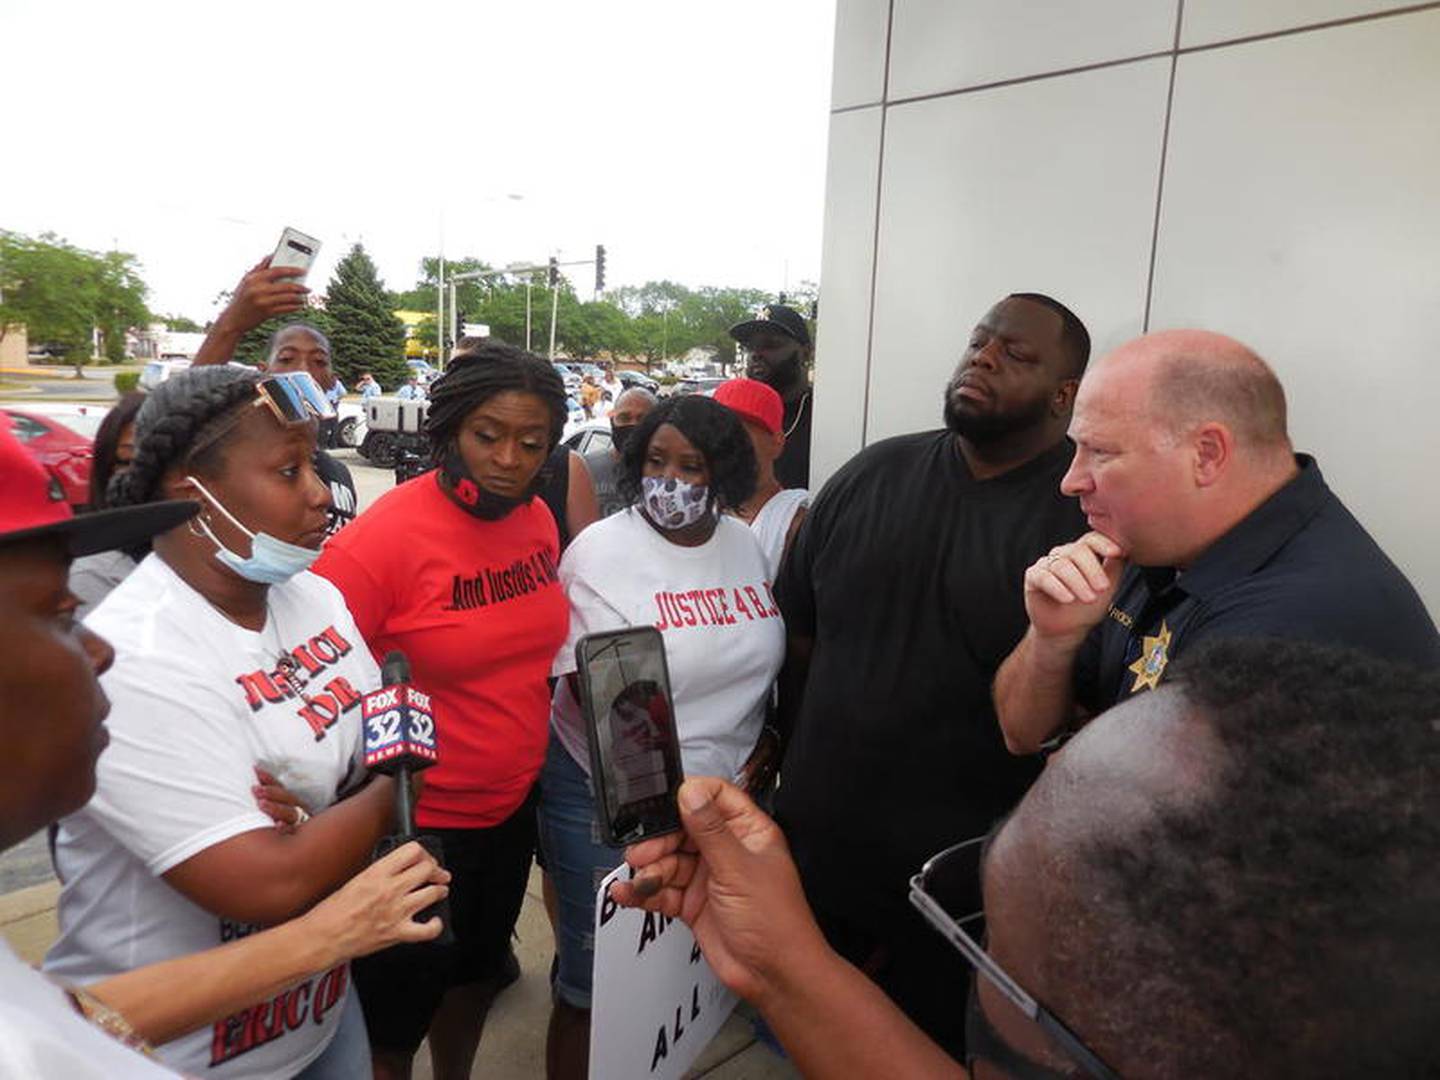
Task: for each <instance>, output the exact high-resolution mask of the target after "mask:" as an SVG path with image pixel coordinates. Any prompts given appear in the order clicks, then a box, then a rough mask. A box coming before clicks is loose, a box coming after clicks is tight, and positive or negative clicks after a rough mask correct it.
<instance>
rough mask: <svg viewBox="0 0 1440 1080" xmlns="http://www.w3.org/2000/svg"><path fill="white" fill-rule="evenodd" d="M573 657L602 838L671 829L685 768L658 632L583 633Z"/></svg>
mask: <svg viewBox="0 0 1440 1080" xmlns="http://www.w3.org/2000/svg"><path fill="white" fill-rule="evenodd" d="M575 660H576V666H577V668H578V676H577V678H578V681H579V684H580V705H581V708H582V710H583V711H584V714H585V727H586V732H587V734H588V735H589V739H590V776H591V781H592V783H593V784H594V786H595V801H596V805H597V808H598V809H599V812H600V827H601V831H602V833H603V835H604V839H605V842H606V843H607V844H610V845H611V846H612V847H623V846H624V845H626V844H633V843H635V842H637V841H639V840H644V839H647V838H648V837H652V836H660V835H662V834H664V833H669V832H674V831H676V830H677V829H679V828H680V811H679V807H678V805H677V803H676V801H675V795H676V792H677V791H678V790H679V789H680V782H681V781H682V780H683V779H684V773H683V771H682V769H681V765H680V740H679V736H678V735H677V734H676V731H675V705H674V699H673V698H672V697H671V694H670V675H669V670H668V668H667V666H666V663H665V643H664V640H663V639H662V638H661V636H660V632H659V631H658V630H656V629H655V628H654V627H650V626H644V627H635V628H631V629H626V630H612V631H608V632H606V633H602V634H589V635H587V636H586V637H583V638H581V639H580V641H579V642H578V643H577V644H576V646H575Z"/></svg>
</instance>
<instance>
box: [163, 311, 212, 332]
mask: <svg viewBox="0 0 1440 1080" xmlns="http://www.w3.org/2000/svg"><path fill="white" fill-rule="evenodd" d="M160 321H161V322H162V323H164V324H165V329H166V330H174V331H176V332H177V333H182V334H199V333H203V332H204V330H205V327H203V326H201V325H200V324H199V323H198V322H196V321H195V320H194V319H191V318H187V317H186V316H184V315H161V316H160Z"/></svg>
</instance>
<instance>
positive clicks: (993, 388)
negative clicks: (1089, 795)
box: [775, 294, 1090, 1055]
mask: <svg viewBox="0 0 1440 1080" xmlns="http://www.w3.org/2000/svg"><path fill="white" fill-rule="evenodd" d="M1089 352H1090V342H1089V335H1088V334H1087V333H1086V332H1085V328H1084V326H1083V325H1082V324H1081V323H1080V321H1079V320H1078V319H1077V318H1076V317H1075V316H1074V314H1073V313H1071V312H1070V310H1069V309H1068V308H1066V307H1065V306H1064V305H1062V304H1060V303H1058V302H1056V301H1055V300H1052V299H1050V298H1049V297H1045V296H1039V295H1035V294H1017V295H1013V296H1008V297H1006V298H1005V299H1003V300H1001V301H1000V302H999V303H998V304H996V305H995V306H994V307H993V308H991V309H990V311H989V312H987V313H986V315H985V316H984V318H982V319H981V320H980V322H979V324H978V325H977V326H976V327H975V329H974V330H973V331H971V334H970V337H969V339H968V345H967V346H966V347H965V350H964V353H963V355H962V357H961V360H960V363H959V366H958V367H957V368H956V370H955V374H954V376H952V378H951V379H950V382H949V385H948V386H947V387H946V389H945V398H944V411H943V415H944V419H945V426H944V428H942V429H940V430H938V431H928V432H922V433H919V434H914V435H902V436H898V437H896V438H893V439H886V440H884V441H882V442H879V443H876V444H875V445H873V446H870V447H868V448H866V449H865V450H863V451H861V453H860V454H858V455H857V456H856V457H855V458H854V459H852V460H851V461H850V462H849V463H847V464H846V465H845V466H844V467H843V468H842V469H841V470H840V471H839V472H838V473H837V474H836V475H835V476H834V477H833V478H832V479H831V480H830V481H829V483H827V484H826V485H825V488H824V490H823V491H821V492H820V493H819V495H818V496H817V497H816V498H815V500H814V503H813V504H812V505H811V507H810V510H809V513H808V514H807V516H806V518H805V523H804V525H802V526H801V528H800V532H799V535H798V536H797V537H796V538H795V544H794V546H793V548H792V549H791V552H790V556H789V558H788V559H787V560H786V562H785V564H784V565H783V566H782V567H781V570H780V574H779V578H778V580H777V581H776V588H775V591H776V595H777V596H778V598H779V601H780V608H781V611H782V612H783V614H784V616H785V628H786V633H787V637H788V642H787V658H786V669H785V671H784V672H782V675H781V680H780V716H779V725H778V726H779V727H780V728H781V731H782V735H788V745H787V746H786V749H785V753H784V758H783V761H782V764H781V778H782V780H781V784H780V788H779V791H778V792H777V796H776V801H775V810H776V817H777V818H778V820H779V821H780V824H781V826H782V827H783V828H784V830H785V833H786V836H787V837H788V838H789V840H790V843H791V845H792V848H793V851H794V854H795V858H796V862H797V864H798V866H799V868H800V873H801V878H802V880H803V882H804V885H805V891H806V895H807V896H808V898H809V899H810V902H811V904H812V905H813V906H814V908H815V909H816V912H817V914H818V915H819V917H820V924H821V926H822V927H823V928H824V930H825V931H826V934H827V936H828V937H829V939H830V941H831V943H832V944H833V945H834V946H835V947H836V948H837V949H838V950H839V951H840V952H841V953H842V954H843V955H845V956H846V957H847V959H849V960H850V961H852V962H853V963H854V964H855V965H856V966H857V967H859V968H860V969H861V970H862V971H865V972H866V973H867V974H869V975H870V976H871V978H873V979H874V980H875V981H876V982H877V983H878V984H879V986H880V987H881V989H883V990H884V991H885V992H886V993H887V994H889V995H890V997H891V998H893V999H894V1000H895V1002H896V1003H897V1004H898V1005H899V1006H900V1007H901V1008H902V1009H903V1010H905V1012H906V1013H908V1014H909V1016H910V1018H911V1019H912V1020H914V1021H915V1022H916V1023H917V1024H918V1025H919V1026H920V1027H921V1028H923V1029H924V1030H925V1031H926V1032H928V1033H929V1034H930V1035H931V1037H932V1038H934V1039H936V1041H938V1042H940V1043H941V1045H943V1046H945V1047H946V1048H947V1049H948V1050H949V1051H950V1052H951V1053H952V1054H955V1055H959V1054H961V1053H962V1051H963V1048H964V1023H963V1014H964V1010H963V1009H960V1008H957V1007H956V1006H955V989H954V988H955V987H956V986H963V985H965V984H964V979H965V977H966V971H965V968H964V964H963V963H962V962H961V961H960V960H959V959H958V957H956V956H954V955H947V952H946V950H944V949H941V948H937V947H936V945H935V939H934V934H933V932H932V931H931V930H930V929H929V928H928V927H927V926H926V925H925V923H924V921H923V920H922V919H921V918H920V916H919V915H918V914H917V913H916V912H915V911H914V910H913V909H912V908H911V907H910V905H909V903H908V902H907V899H906V891H905V883H906V881H907V880H908V879H909V876H910V874H912V873H913V872H914V868H915V867H916V866H919V865H920V864H921V863H923V862H924V861H925V860H926V859H927V858H928V857H929V856H930V855H931V854H932V853H933V852H935V851H937V850H939V849H940V848H943V847H945V846H947V845H948V844H951V843H953V842H954V841H955V839H956V838H957V837H969V836H977V835H980V834H983V833H984V832H985V831H986V830H987V829H988V828H989V827H990V825H991V824H992V823H993V822H994V821H995V819H996V818H998V817H1000V816H1002V815H1004V814H1005V813H1007V812H1008V811H1009V810H1010V809H1011V808H1012V807H1013V806H1014V805H1015V804H1016V803H1017V802H1018V801H1019V799H1020V797H1021V795H1023V794H1024V792H1025V790H1026V788H1027V787H1028V786H1029V784H1030V783H1031V781H1032V780H1033V779H1034V778H1035V776H1036V775H1037V774H1038V772H1039V765H1038V763H1037V762H1035V761H1034V760H1033V759H1032V760H1030V761H1028V762H1027V761H1026V760H1025V759H1017V758H1015V757H1013V756H1012V755H1010V754H1009V753H1008V752H1007V751H1006V749H1005V744H1004V741H1003V739H1002V737H1001V734H1000V730H999V724H998V723H997V721H996V719H995V711H994V708H993V706H992V704H991V701H990V684H991V681H992V679H993V678H994V675H995V669H996V668H997V667H998V666H999V664H1000V661H1001V660H1003V659H1004V658H1005V656H1006V654H1007V653H1009V651H1010V649H1011V648H1013V646H1014V643H1015V642H1017V641H1019V640H1020V637H1021V635H1022V634H1023V633H1024V632H1025V625H1026V620H1025V606H1024V601H1023V599H1022V580H1023V577H1024V573H1025V568H1026V567H1027V566H1029V565H1030V563H1031V562H1033V561H1034V560H1035V558H1038V557H1039V556H1040V555H1041V554H1043V553H1044V552H1046V551H1049V550H1050V548H1051V547H1052V546H1054V544H1055V543H1056V542H1057V541H1059V540H1061V539H1063V538H1065V537H1067V536H1069V535H1071V534H1073V533H1075V532H1077V531H1079V529H1080V528H1081V525H1080V523H1081V522H1082V521H1083V520H1084V515H1083V514H1082V513H1081V512H1080V508H1079V506H1078V505H1077V503H1076V502H1075V500H1074V499H1070V498H1067V497H1065V496H1063V495H1062V494H1061V492H1060V478H1061V476H1063V475H1064V473H1065V470H1066V468H1067V467H1068V466H1069V463H1070V460H1071V457H1072V456H1073V454H1074V446H1073V445H1072V444H1071V443H1070V442H1069V440H1068V439H1066V437H1065V431H1066V427H1067V426H1068V424H1069V421H1070V409H1071V403H1072V402H1073V401H1074V398H1075V392H1076V389H1077V387H1078V385H1079V379H1080V374H1081V372H1082V371H1083V370H1084V367H1085V362H1086V360H1087V359H1088V357H1089ZM857 852H864V853H865V854H864V856H863V857H860V856H857Z"/></svg>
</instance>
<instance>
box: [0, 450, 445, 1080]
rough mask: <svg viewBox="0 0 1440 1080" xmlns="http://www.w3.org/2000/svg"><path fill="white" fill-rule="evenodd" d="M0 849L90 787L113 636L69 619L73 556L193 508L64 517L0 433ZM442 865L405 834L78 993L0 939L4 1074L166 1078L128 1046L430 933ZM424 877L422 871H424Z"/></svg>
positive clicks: (134, 539)
mask: <svg viewBox="0 0 1440 1080" xmlns="http://www.w3.org/2000/svg"><path fill="white" fill-rule="evenodd" d="M0 477H3V479H4V483H3V485H0V493H3V496H0V655H4V656H5V658H6V661H7V662H6V664H5V665H4V667H3V668H0V740H3V742H4V745H5V746H6V747H7V749H8V751H9V753H8V754H7V755H6V758H5V761H6V764H5V766H4V769H3V772H0V850H4V849H6V848H8V847H10V846H11V845H13V844H16V843H19V842H20V841H21V840H23V839H25V838H26V837H27V836H30V835H32V834H33V833H35V831H36V830H38V829H43V828H44V827H45V826H46V825H47V824H49V823H50V822H52V821H54V820H55V819H56V818H57V817H59V816H60V815H63V814H68V813H72V812H74V811H76V810H78V809H80V808H81V807H82V806H84V804H85V802H86V800H87V799H89V798H90V796H91V794H92V793H93V792H94V790H95V764H96V757H97V755H100V754H101V753H102V752H103V751H104V749H105V744H106V741H107V740H106V730H105V726H104V723H103V722H104V719H105V714H106V712H107V711H108V709H109V703H108V702H107V701H106V700H105V695H104V694H103V693H102V692H101V689H100V685H99V682H98V681H97V676H98V675H101V674H103V673H104V672H105V671H106V669H107V668H109V667H110V665H111V663H112V662H113V661H114V658H115V654H114V651H113V650H112V649H111V647H110V645H109V643H108V642H106V641H105V640H104V639H102V638H101V637H99V636H98V635H96V634H95V633H93V632H92V631H91V630H89V629H88V628H87V627H85V626H83V625H81V624H80V623H79V622H77V621H76V620H75V611H76V609H77V607H78V606H79V598H78V597H77V596H76V595H75V594H74V593H73V592H72V591H71V590H70V589H68V588H67V587H66V576H67V574H68V573H69V571H70V568H71V564H72V562H73V560H75V559H77V558H83V557H85V556H88V555H93V554H98V553H101V552H105V551H112V550H115V549H118V548H128V547H131V546H133V545H134V544H136V543H143V542H145V541H147V540H148V539H149V538H150V537H151V536H153V535H155V534H156V533H158V532H161V531H164V530H167V529H170V528H172V527H174V526H176V525H178V524H180V523H182V522H184V521H185V520H187V519H188V518H190V517H191V516H193V515H194V513H195V511H196V510H197V509H198V507H196V506H195V505H194V504H193V503H188V502H162V503H156V504H151V505H147V506H143V507H131V508H129V509H126V510H117V511H107V512H104V513H96V514H87V515H85V516H83V517H78V518H77V517H74V516H72V515H71V513H70V509H69V507H68V506H66V504H65V503H64V501H63V500H56V499H55V498H53V497H52V494H51V482H50V478H49V477H48V476H47V474H46V473H45V471H44V470H43V469H42V468H41V467H40V465H39V464H38V463H37V462H36V461H34V460H33V459H31V458H30V457H29V455H28V454H27V453H26V451H25V449H24V448H23V447H22V446H21V445H20V443H19V441H18V440H17V439H15V437H14V436H13V435H11V434H10V433H9V432H8V431H3V430H0ZM446 877H447V875H446V874H445V873H444V872H443V871H441V870H439V869H438V867H436V865H435V863H434V861H433V860H431V859H430V858H429V856H428V855H426V854H425V853H424V852H423V851H422V850H421V849H420V848H419V847H418V845H415V844H407V845H406V846H405V847H403V848H401V849H400V850H398V851H396V852H393V853H392V854H391V855H390V856H388V857H387V858H386V859H384V860H381V862H379V863H377V864H376V865H375V866H373V867H371V868H370V869H369V870H367V871H365V872H364V873H362V874H360V875H359V876H358V877H357V878H355V879H354V880H353V881H351V882H350V883H349V884H348V885H346V886H345V887H344V888H343V889H341V890H340V891H339V892H337V893H336V894H335V895H333V896H331V897H330V898H328V899H326V900H324V901H323V902H321V903H320V904H318V905H316V906H315V907H314V908H312V909H311V910H310V911H309V912H308V913H306V914H305V915H304V916H301V917H300V918H298V919H294V920H292V921H290V922H288V923H286V924H285V925H284V926H280V927H276V928H275V929H273V930H266V931H262V932H260V933H257V934H253V935H250V936H248V937H246V938H244V939H243V940H239V941H233V942H231V943H229V944H228V945H225V946H223V947H220V948H216V949H210V950H207V951H205V952H203V953H195V954H192V955H190V956H185V957H181V958H177V959H174V960H170V961H167V962H164V963H160V964H154V965H150V966H148V967H144V968H139V969H137V970H133V971H127V972H125V973H123V974H120V975H117V976H115V977H113V978H108V979H103V980H101V981H99V982H95V983H91V984H90V985H89V986H87V987H86V989H85V990H84V991H79V990H76V989H75V988H73V987H66V986H64V985H63V984H61V983H59V982H56V981H53V980H51V979H47V978H46V977H45V976H43V975H41V974H39V973H38V972H36V971H34V970H32V969H31V968H29V967H27V966H26V965H25V964H24V963H22V962H21V961H20V960H19V959H18V958H17V957H16V956H15V955H14V954H13V953H12V952H11V951H10V949H9V947H8V946H7V945H5V944H4V943H3V942H0V1077H6V1078H10V1077H14V1078H20V1077H26V1078H29V1077H64V1078H66V1080H100V1078H104V1080H116V1078H124V1080H132V1078H133V1080H141V1078H151V1077H161V1076H173V1075H175V1074H174V1073H173V1072H172V1071H171V1070H170V1069H168V1068H165V1067H164V1066H162V1065H161V1064H159V1063H158V1062H156V1061H154V1060H153V1059H151V1058H148V1057H145V1056H142V1055H141V1054H140V1053H137V1052H136V1049H134V1047H135V1046H137V1045H138V1044H140V1043H142V1042H144V1041H148V1042H151V1043H156V1042H161V1041H164V1040H167V1039H170V1038H172V1037H174V1036H175V1035H177V1034H180V1033H182V1032H185V1031H189V1030H191V1029H193V1028H196V1027H198V1026H201V1025H204V1024H209V1023H213V1022H214V1021H216V1020H218V1019H222V1018H224V1017H227V1016H231V1015H234V1014H236V1013H238V1012H240V1011H241V1010H244V1009H246V1008H247V1007H248V1006H250V1005H251V1004H252V1003H253V1002H255V1001H257V1000H261V999H270V998H272V996H273V995H276V994H277V993H279V992H283V991H284V989H285V988H286V987H288V986H290V985H291V984H293V983H295V982H296V981H297V980H301V979H304V978H305V977H307V976H309V975H311V974H314V973H315V972H318V971H324V970H326V969H329V968H333V967H334V966H335V965H337V964H340V963H342V962H343V961H344V960H345V959H346V958H348V957H352V956H356V955H359V954H361V953H365V952H369V951H371V950H373V949H378V948H383V947H384V946H386V945H389V944H393V943H395V942H397V941H401V940H405V941H418V940H424V939H427V938H430V937H433V936H434V935H435V933H437V932H438V929H439V928H438V926H436V925H434V924H433V922H432V923H428V924H420V923H416V922H414V921H413V920H412V916H413V915H414V914H415V912H416V911H418V910H420V909H421V908H422V907H423V906H425V905H427V904H429V903H433V902H434V901H435V900H437V899H439V898H440V897H441V896H443V895H444V893H445V888H444V886H443V884H442V883H443V881H444V880H445V879H446ZM427 882H431V883H432V884H426V883H427Z"/></svg>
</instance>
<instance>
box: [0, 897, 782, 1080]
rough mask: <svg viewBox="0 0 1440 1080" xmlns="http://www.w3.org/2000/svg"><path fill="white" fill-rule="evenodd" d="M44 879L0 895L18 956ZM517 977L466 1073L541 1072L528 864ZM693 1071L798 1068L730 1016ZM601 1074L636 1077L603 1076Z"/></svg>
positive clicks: (33, 952) (0, 923) (538, 944)
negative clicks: (517, 980)
mask: <svg viewBox="0 0 1440 1080" xmlns="http://www.w3.org/2000/svg"><path fill="white" fill-rule="evenodd" d="M58 893H59V886H58V885H56V883H55V882H53V881H49V882H45V883H43V884H39V885H32V886H30V887H28V888H24V889H19V890H16V891H15V892H12V893H8V894H6V895H3V896H0V935H3V936H4V937H5V939H6V940H7V941H9V942H10V944H11V945H12V946H13V947H14V949H15V951H16V952H17V953H19V954H20V956H21V957H23V958H24V959H26V960H28V961H30V962H31V963H36V962H38V961H39V960H40V958H41V957H42V956H43V955H44V953H45V950H46V949H47V948H48V947H49V945H50V942H51V941H53V940H54V939H55V933H56V922H55V899H56V896H57V895H58ZM516 932H517V934H518V935H519V940H518V941H517V942H516V945H515V952H516V955H517V956H519V958H520V972H521V974H520V981H519V982H517V983H516V984H515V985H514V986H512V987H510V988H509V989H508V990H506V991H505V992H504V993H503V994H502V995H501V996H500V999H499V1000H498V1001H497V1002H496V1003H495V1007H494V1008H493V1009H492V1010H491V1012H490V1018H489V1021H488V1022H487V1023H486V1025H485V1037H484V1038H483V1039H482V1040H481V1042H480V1053H479V1054H478V1055H477V1057H476V1059H475V1068H474V1069H473V1070H472V1071H471V1074H470V1075H471V1076H472V1077H477V1078H478V1077H485V1078H487V1080H531V1078H534V1077H543V1076H544V1075H545V1028H546V1024H547V1023H548V1021H549V1018H550V979H549V973H550V957H551V954H552V951H553V947H552V944H551V937H550V924H549V922H548V921H547V919H546V918H545V905H544V902H543V901H542V900H541V896H540V876H539V872H538V871H535V870H532V871H531V874H530V884H529V886H528V887H527V889H526V893H525V903H524V905H523V906H522V908H521V911H520V921H519V923H518V924H517V926H516ZM690 1075H691V1076H693V1077H702V1076H703V1077H712V1078H714V1080H785V1078H793V1077H796V1076H798V1075H799V1073H797V1072H796V1071H795V1070H794V1069H793V1068H792V1067H791V1065H790V1064H789V1062H787V1061H785V1060H784V1059H782V1058H780V1057H779V1056H777V1055H776V1054H775V1053H773V1052H772V1051H771V1050H769V1049H768V1048H767V1047H765V1046H764V1045H762V1044H759V1043H757V1042H756V1041H755V1038H754V1035H753V1034H752V1033H751V1030H750V1025H749V1023H748V1022H747V1021H746V1020H745V1019H744V1018H743V1017H741V1016H739V1015H738V1014H737V1015H732V1016H731V1017H730V1019H729V1020H728V1021H727V1022H726V1023H725V1026H724V1027H723V1028H721V1030H720V1033H719V1034H718V1035H716V1036H715V1039H714V1041H712V1042H711V1044H710V1045H709V1046H708V1047H707V1048H706V1049H705V1052H704V1053H703V1054H701V1056H700V1059H699V1061H698V1062H697V1063H696V1067H695V1069H694V1070H693V1071H692V1072H691V1074H690ZM431 1077H432V1074H431V1071H430V1052H429V1048H428V1047H421V1049H420V1054H419V1055H418V1057H417V1059H416V1064H415V1078H416V1080H431ZM602 1080H635V1078H632V1077H614V1078H610V1077H606V1078H602Z"/></svg>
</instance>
